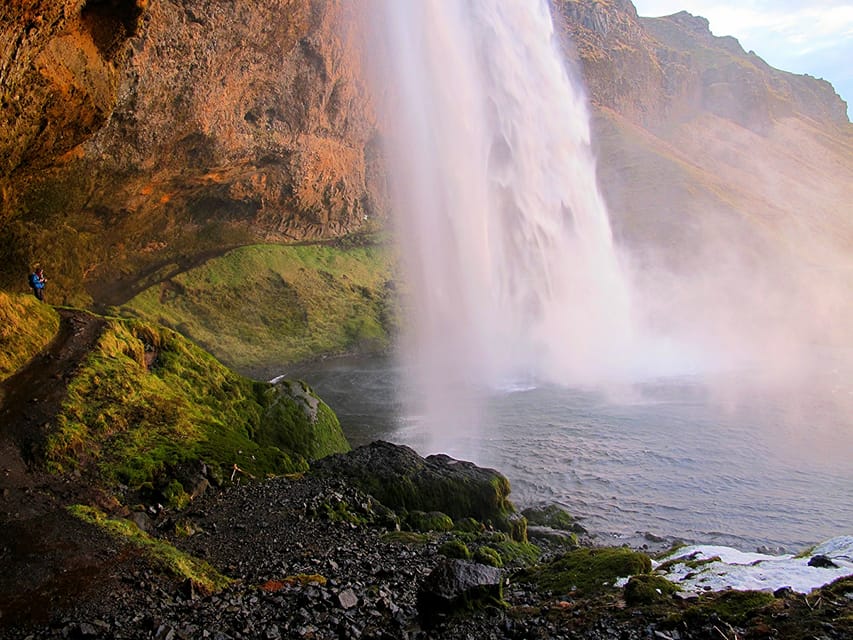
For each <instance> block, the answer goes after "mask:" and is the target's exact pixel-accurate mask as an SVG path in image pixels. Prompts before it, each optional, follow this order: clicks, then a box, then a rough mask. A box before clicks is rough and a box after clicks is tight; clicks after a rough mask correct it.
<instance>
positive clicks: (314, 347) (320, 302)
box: [122, 245, 396, 371]
mask: <svg viewBox="0 0 853 640" xmlns="http://www.w3.org/2000/svg"><path fill="white" fill-rule="evenodd" d="M391 282H392V257H391V252H390V250H388V249H387V248H385V247H382V246H378V245H376V246H358V247H349V248H341V247H338V246H330V245H308V246H283V245H254V246H247V247H242V248H239V249H234V250H232V251H229V252H228V253H226V254H225V255H223V256H220V257H217V258H213V259H211V260H208V261H207V262H205V263H204V264H202V265H201V266H199V267H196V268H193V269H190V270H189V271H186V272H184V273H181V274H179V275H176V276H174V277H172V278H168V279H166V280H164V281H163V282H161V283H159V284H158V285H155V286H152V287H150V288H148V289H146V290H145V291H143V292H142V293H140V294H139V295H138V296H136V297H135V298H133V299H132V300H130V301H129V302H128V303H127V304H126V305H124V306H123V307H122V313H124V314H126V315H134V316H138V317H140V318H143V319H146V320H149V321H152V322H158V323H160V324H164V325H166V326H169V327H172V328H174V329H176V330H177V331H179V332H181V333H182V334H184V335H185V336H187V337H189V338H191V339H192V340H194V341H195V342H197V343H199V344H201V345H202V346H204V347H205V349H207V350H208V351H210V352H211V353H213V354H215V355H216V356H217V357H218V358H220V359H221V360H222V361H223V362H225V363H227V364H228V365H229V366H233V367H235V368H237V369H238V370H241V371H248V370H257V369H265V368H271V367H276V366H280V365H281V364H284V363H287V362H294V361H299V360H306V359H309V358H311V357H314V356H317V355H324V354H332V353H343V352H348V351H354V350H380V349H384V348H385V347H387V346H388V344H389V336H390V334H391V333H393V330H394V325H395V322H396V320H395V311H394V309H395V304H396V303H395V301H394V290H393V286H392V284H391ZM249 310H251V311H249Z"/></svg>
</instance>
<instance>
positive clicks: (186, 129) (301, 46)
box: [0, 0, 384, 301]
mask: <svg viewBox="0 0 853 640" xmlns="http://www.w3.org/2000/svg"><path fill="white" fill-rule="evenodd" d="M351 10H352V9H351V8H350V7H349V6H348V5H347V3H339V2H336V1H334V0H333V1H326V0H264V1H261V2H249V1H248V0H234V1H229V2H217V1H213V0H205V1H202V2H189V1H188V0H154V1H152V2H148V1H147V0H85V1H84V0H64V1H63V2H53V1H51V2H46V1H42V2H36V3H30V4H29V5H24V6H20V5H18V3H13V4H12V5H11V6H9V5H5V6H4V7H3V8H2V9H0V25H2V27H3V40H2V48H0V73H2V78H3V96H2V102H3V105H4V110H3V126H2V134H0V149H2V154H0V155H2V156H3V158H4V161H3V164H2V169H1V170H0V185H2V193H3V201H2V216H0V220H2V226H3V230H2V237H3V251H4V255H8V256H9V257H10V258H11V260H8V261H6V263H5V266H4V267H3V268H2V269H0V272H2V273H0V282H2V284H3V286H6V287H9V286H14V285H17V284H18V281H19V280H20V278H21V273H23V272H25V271H26V268H27V265H28V263H30V262H31V261H33V260H41V261H43V262H45V263H47V264H48V265H49V266H50V270H51V272H52V275H53V276H54V278H55V279H58V280H59V282H58V286H57V289H62V290H64V291H68V292H71V297H72V298H76V299H82V300H83V301H85V299H86V297H87V296H86V294H83V293H82V292H81V290H80V284H81V283H86V284H88V285H89V287H90V291H91V293H94V294H95V296H96V297H104V296H105V297H106V298H108V299H111V300H117V301H120V300H121V299H123V298H126V297H127V295H126V294H125V293H124V292H122V291H120V290H115V289H110V288H109V283H111V282H115V281H116V279H117V276H120V275H121V274H134V275H135V276H138V275H140V274H147V273H149V272H152V271H156V269H157V268H159V267H162V266H163V265H168V264H170V263H175V262H177V263H178V264H180V265H186V264H191V263H192V262H193V261H194V260H195V259H197V258H198V256H201V255H209V254H210V253H211V252H217V251H220V250H221V249H222V248H223V247H228V246H233V245H236V244H244V243H246V242H251V241H254V240H257V239H258V238H264V239H272V240H277V241H278V240H281V241H294V240H304V239H316V238H328V237H334V236H338V235H342V234H345V233H348V232H351V231H354V230H357V229H359V228H361V227H363V226H364V225H365V223H366V222H367V221H369V219H370V218H371V217H372V216H374V215H377V214H379V213H382V211H383V210H384V204H383V197H384V196H383V187H382V184H383V179H382V177H381V175H382V174H381V170H380V169H379V167H378V163H379V150H378V146H377V143H376V127H375V122H374V116H373V112H372V110H371V106H370V100H369V97H368V95H367V92H366V90H365V88H364V84H363V81H362V78H361V72H360V65H359V54H358V51H357V50H356V49H355V48H354V46H353V38H354V34H353V28H354V25H355V24H356V21H355V20H352V19H351V16H348V12H349V11H351ZM154 277H156V276H154Z"/></svg>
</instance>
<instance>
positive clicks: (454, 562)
mask: <svg viewBox="0 0 853 640" xmlns="http://www.w3.org/2000/svg"><path fill="white" fill-rule="evenodd" d="M501 587H502V578H501V572H500V570H499V569H497V568H495V567H490V566H487V565H484V564H479V563H476V562H468V561H466V560H459V559H456V558H454V559H444V560H442V561H441V562H440V563H439V564H438V566H437V567H436V568H435V569H433V571H432V573H430V574H429V575H428V576H427V577H426V579H425V580H424V582H423V584H422V585H421V586H420V589H419V590H418V613H419V614H420V616H421V618H422V619H423V620H425V621H429V620H430V619H431V618H432V617H433V616H435V615H437V614H445V613H452V612H453V611H456V610H458V609H470V608H473V607H477V606H482V605H484V604H488V603H495V602H500V601H501Z"/></svg>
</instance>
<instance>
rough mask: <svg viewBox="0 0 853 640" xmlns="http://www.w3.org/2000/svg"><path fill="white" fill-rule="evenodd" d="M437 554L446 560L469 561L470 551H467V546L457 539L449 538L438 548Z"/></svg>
mask: <svg viewBox="0 0 853 640" xmlns="http://www.w3.org/2000/svg"><path fill="white" fill-rule="evenodd" d="M438 552H439V553H440V554H441V555H443V556H446V557H448V558H459V559H460V560H470V559H471V551H470V550H469V549H468V545H466V544H465V543H464V542H462V541H461V540H460V539H459V538H451V539H450V540H448V541H447V542H445V543H443V544H442V545H441V546H440V547H439V548H438Z"/></svg>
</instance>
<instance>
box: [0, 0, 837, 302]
mask: <svg viewBox="0 0 853 640" xmlns="http://www.w3.org/2000/svg"><path fill="white" fill-rule="evenodd" d="M553 6H554V14H555V22H556V27H557V30H558V33H559V34H560V35H562V36H563V37H564V39H565V42H566V46H567V50H568V51H569V52H570V53H569V55H570V57H573V58H574V59H575V61H576V62H577V63H578V66H579V68H580V70H581V73H582V74H583V76H584V79H585V81H586V83H587V86H588V91H589V95H590V100H591V103H592V106H593V117H594V124H595V129H596V134H597V135H596V140H597V144H598V151H599V159H600V173H601V176H602V185H603V187H604V191H605V195H606V197H607V200H608V202H609V203H610V205H611V207H612V208H613V209H614V212H613V216H614V226H615V228H616V231H617V234H619V235H620V237H621V238H622V239H624V240H625V241H626V242H628V243H629V244H633V245H635V246H639V245H642V244H643V243H645V242H650V243H652V246H655V245H661V244H662V242H663V241H662V239H661V238H662V234H661V233H660V230H661V229H662V228H664V227H665V228H666V235H667V236H669V237H670V238H671V237H682V238H683V243H681V242H672V241H668V243H667V244H668V245H670V246H669V248H667V249H666V251H667V252H668V254H669V255H670V256H671V255H673V254H674V253H678V251H680V252H682V253H689V249H687V248H686V247H687V246H688V245H689V244H690V243H691V242H694V241H695V242H699V241H700V240H701V238H700V236H699V235H698V234H696V233H694V232H695V231H696V229H697V228H699V227H702V226H707V225H710V224H712V223H711V222H710V221H711V220H713V219H714V216H709V215H708V214H707V211H706V210H707V209H708V208H709V207H710V208H711V209H713V210H715V211H724V214H721V215H720V216H718V217H721V218H724V219H726V220H728V221H730V220H734V219H738V220H740V222H743V220H745V219H747V218H749V217H750V216H753V217H754V209H755V208H756V207H755V205H756V203H759V204H758V205H757V207H758V209H760V210H772V211H775V212H777V213H779V212H780V211H781V212H782V213H781V214H779V215H788V213H785V212H786V211H787V212H790V210H791V206H792V203H791V202H787V203H786V202H782V201H780V200H779V197H781V196H780V195H779V193H777V191H778V190H774V189H772V188H770V187H769V186H766V187H762V186H761V185H763V184H766V185H770V184H771V183H773V182H777V181H784V180H787V179H788V177H789V174H790V173H791V172H793V173H794V174H797V175H798V177H799V176H802V175H803V174H807V177H808V179H809V180H811V179H812V178H814V180H815V183H814V184H813V185H810V186H807V187H805V188H804V189H800V190H799V191H797V192H796V193H795V196H796V197H795V198H794V205H795V206H802V205H803V203H809V206H810V207H812V200H817V201H819V202H821V203H823V202H825V201H826V202H827V203H826V204H820V205H819V207H818V210H820V211H825V210H826V209H827V208H828V207H830V206H831V205H830V204H829V203H828V199H827V197H826V196H821V195H820V194H819V188H818V183H819V181H820V180H819V178H824V179H828V181H829V182H830V183H831V184H832V185H836V187H832V189H830V191H832V193H833V198H835V196H837V195H839V193H840V195H841V196H843V197H846V195H847V193H848V192H847V191H844V188H843V187H837V185H839V184H841V183H842V182H843V181H844V180H846V179H847V175H848V173H846V172H847V171H848V170H849V165H850V152H849V150H850V144H851V143H850V135H851V134H850V124H849V122H848V121H847V118H846V111H845V105H844V103H843V102H842V101H841V100H840V99H839V98H838V96H836V95H835V93H834V91H833V90H832V87H831V86H830V85H829V84H828V83H826V82H824V81H822V80H816V79H814V78H810V77H807V76H796V75H793V74H789V73H785V72H783V71H778V70H775V69H772V68H771V67H769V66H768V65H766V64H765V63H764V62H763V61H762V60H761V59H760V58H758V57H757V56H756V55H754V54H752V53H746V52H744V51H743V50H742V48H741V47H740V45H739V44H738V43H737V41H736V40H734V39H733V38H726V37H723V38H719V37H715V36H713V35H712V34H711V33H710V31H709V30H708V23H707V21H706V20H704V19H703V18H698V17H694V16H691V15H689V14H686V13H679V14H675V15H673V16H669V17H666V18H656V19H647V18H639V17H638V16H637V13H636V10H635V9H634V6H633V5H632V4H631V2H630V1H629V0H556V1H555V2H553ZM363 8H364V7H359V6H358V5H355V6H354V5H353V4H352V3H349V2H346V1H344V0H225V1H223V0H192V1H191V0H50V1H48V0H31V1H29V2H27V3H5V4H4V6H3V7H2V8H0V26H2V33H0V79H2V89H0V91H1V92H2V94H1V95H0V103H2V107H3V110H2V115H0V119H2V120H0V122H1V123H2V126H0V192H2V203H0V207H1V208H0V251H2V254H3V256H4V257H6V259H5V260H4V261H3V262H2V264H0V287H4V288H12V289H21V288H23V287H25V284H24V274H25V273H26V270H27V268H28V266H29V265H30V264H31V263H32V262H33V261H36V260H38V261H41V262H43V263H45V264H46V266H47V267H48V274H49V276H51V277H52V286H53V287H54V291H62V292H63V295H64V297H66V299H68V300H69V301H74V302H87V301H89V300H90V296H93V297H94V298H95V299H96V300H97V301H100V302H107V303H117V302H121V301H124V300H126V299H128V298H129V297H130V296H131V295H133V294H134V293H135V292H136V291H137V290H138V289H140V288H142V287H144V286H146V285H147V284H151V283H154V282H158V281H160V280H162V279H163V278H164V277H167V276H168V275H170V274H173V273H177V272H180V271H182V270H184V269H185V268H187V267H188V266H190V265H192V264H194V263H197V262H198V261H200V260H202V259H204V258H205V257H207V256H210V255H212V254H216V253H217V252H221V251H222V250H223V249H225V248H228V247H231V246H234V245H239V244H244V243H247V242H256V241H258V240H271V241H297V240H308V239H320V238H323V239H327V238H333V237H336V236H340V235H344V234H347V233H350V232H353V231H358V230H361V229H364V228H365V227H366V228H372V226H373V220H374V219H379V220H381V218H382V216H383V215H384V214H385V212H386V210H387V203H386V195H385V179H384V170H383V167H382V160H381V149H380V146H381V145H380V142H379V141H380V135H379V126H378V125H377V122H376V116H375V114H374V111H373V108H372V105H371V100H370V97H369V95H368V92H367V90H366V86H365V81H364V74H363V72H362V67H361V57H360V53H359V46H358V45H359V38H360V37H361V36H360V33H359V32H358V25H359V22H360V20H359V18H360V9H363ZM737 132H742V133H744V134H745V135H748V136H753V137H754V138H755V139H754V141H753V142H752V143H751V144H752V148H753V149H758V150H759V152H760V153H757V154H753V157H752V159H751V160H750V154H745V153H740V151H739V147H738V143H736V141H735V138H736V137H737V136H736V135H735V134H736V133H737ZM709 136H710V137H713V138H714V140H711V139H710V138H709ZM798 136H799V137H798ZM800 139H802V140H803V141H805V142H803V144H800V150H801V151H803V152H804V153H813V154H816V155H815V157H816V158H822V159H824V160H826V162H825V163H824V160H820V161H819V162H818V163H817V164H819V165H820V166H824V164H825V165H826V167H827V171H828V172H829V173H828V174H827V175H824V176H822V177H821V176H817V175H815V176H812V174H811V173H810V172H809V171H806V172H802V171H798V170H797V169H796V167H797V166H798V163H801V162H803V160H802V159H797V158H793V157H791V156H790V154H788V153H787V151H786V147H785V145H786V144H788V143H794V144H797V143H796V142H795V141H796V140H800ZM780 149H781V151H783V152H784V153H782V156H785V158H787V159H780V158H778V157H777V158H771V157H770V155H771V153H776V154H777V155H778V153H777V152H778V150H780ZM710 150H716V151H715V153H716V156H714V155H713V154H711V153H709V151H710ZM688 151H693V152H695V153H694V154H693V155H692V156H691V155H688ZM759 159H760V160H759ZM765 161H767V163H769V164H766V165H765V168H763V169H759V163H764V162H765ZM715 162H717V163H719V162H722V163H723V164H722V165H719V164H718V165H716V168H715V166H714V163H715ZM749 163H752V164H749ZM817 164H815V165H814V166H817ZM720 167H722V170H721V169H720ZM726 167H728V169H727V168H726ZM767 167H769V169H768V168H767ZM774 172H775V173H774ZM759 174H761V176H762V180H760V181H759V183H760V184H759V189H758V190H757V191H756V189H755V187H754V185H753V186H750V184H749V183H750V182H752V183H755V180H754V178H755V176H757V175H759ZM768 176H770V177H768ZM783 191H784V190H783ZM789 191H790V190H789ZM794 191H796V190H794ZM836 192H838V193H836ZM664 196H666V197H664ZM767 197H769V198H770V203H769V204H768V203H767V202H766V201H765V200H766V198H767ZM832 201H833V202H836V201H837V200H832ZM848 201H849V200H848ZM700 203H701V204H702V206H701V207H700ZM705 204H707V205H708V207H705V206H704V205H705ZM762 207H763V209H762ZM768 207H769V209H768ZM745 208H746V209H745ZM812 208H813V207H812ZM700 209H702V211H701V212H700ZM747 209H749V210H750V212H751V213H750V214H749V215H747V216H744V215H743V213H744V211H746V210H747ZM691 211H692V212H693V213H692V214H691V213H690V212H691ZM684 212H687V213H686V214H685V213H684ZM768 215H769V214H768ZM774 215H775V214H774ZM827 215H829V214H827ZM829 217H830V218H832V216H829ZM833 219H835V218H833ZM662 225H663V227H662ZM842 226H843V225H842ZM842 231H843V232H844V233H846V227H845V228H844V229H842ZM842 235H843V234H842ZM845 237H846V236H845ZM673 247H676V248H677V251H676V250H675V249H673ZM53 301H54V302H59V301H61V300H59V299H57V298H56V297H54V298H53Z"/></svg>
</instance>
